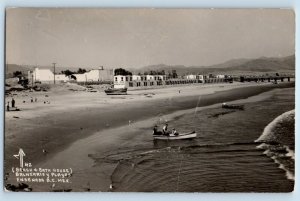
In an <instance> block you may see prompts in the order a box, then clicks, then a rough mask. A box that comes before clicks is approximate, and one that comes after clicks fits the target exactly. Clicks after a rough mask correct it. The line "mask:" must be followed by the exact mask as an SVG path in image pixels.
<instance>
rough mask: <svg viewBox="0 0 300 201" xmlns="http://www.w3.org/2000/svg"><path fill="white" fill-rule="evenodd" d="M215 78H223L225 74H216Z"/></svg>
mask: <svg viewBox="0 0 300 201" xmlns="http://www.w3.org/2000/svg"><path fill="white" fill-rule="evenodd" d="M216 78H219V79H224V78H225V75H216Z"/></svg>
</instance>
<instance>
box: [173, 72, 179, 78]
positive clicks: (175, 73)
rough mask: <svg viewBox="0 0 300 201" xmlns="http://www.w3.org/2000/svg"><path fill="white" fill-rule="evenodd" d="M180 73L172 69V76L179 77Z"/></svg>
mask: <svg viewBox="0 0 300 201" xmlns="http://www.w3.org/2000/svg"><path fill="white" fill-rule="evenodd" d="M177 77H178V75H177V72H176V70H172V78H177Z"/></svg>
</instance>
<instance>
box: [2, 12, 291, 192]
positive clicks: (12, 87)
mask: <svg viewBox="0 0 300 201" xmlns="http://www.w3.org/2000/svg"><path fill="white" fill-rule="evenodd" d="M4 53H5V55H4V56H5V64H4V68H5V80H4V81H5V90H4V91H5V94H4V101H5V102H4V106H5V108H4V120H5V122H4V136H3V137H4V147H3V149H4V167H3V169H4V184H3V186H4V189H3V191H9V192H174V193H176V192H292V191H293V190H294V183H295V176H294V175H295V154H294V152H295V13H294V11H293V10H292V9H186V8H176V9H174V8H173V9H162V8H160V9H151V8H122V9H121V8H38V7H35V8H25V7H23V8H22V7H20V8H18V7H15V8H9V7H8V8H6V12H5V51H4Z"/></svg>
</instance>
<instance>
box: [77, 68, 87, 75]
mask: <svg viewBox="0 0 300 201" xmlns="http://www.w3.org/2000/svg"><path fill="white" fill-rule="evenodd" d="M85 72H86V70H85V69H84V68H79V69H78V71H77V73H78V74H84V73H85Z"/></svg>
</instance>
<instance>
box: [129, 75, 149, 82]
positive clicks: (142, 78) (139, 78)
mask: <svg viewBox="0 0 300 201" xmlns="http://www.w3.org/2000/svg"><path fill="white" fill-rule="evenodd" d="M132 80H134V81H145V80H147V76H146V75H132Z"/></svg>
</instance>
